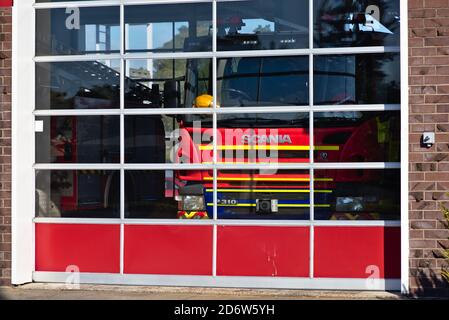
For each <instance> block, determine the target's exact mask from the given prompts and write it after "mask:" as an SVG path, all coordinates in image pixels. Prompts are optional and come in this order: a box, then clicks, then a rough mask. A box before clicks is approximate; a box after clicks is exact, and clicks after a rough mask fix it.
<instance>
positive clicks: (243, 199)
mask: <svg viewBox="0 0 449 320" xmlns="http://www.w3.org/2000/svg"><path fill="white" fill-rule="evenodd" d="M212 191H213V189H212V185H210V187H208V189H206V195H207V198H208V203H210V202H213V201H212V199H213V192H212ZM217 193H218V194H217V197H218V199H217V201H218V202H217V206H218V208H217V209H218V218H219V219H261V220H280V219H285V220H307V219H309V211H310V175H309V171H308V170H277V169H272V170H252V171H249V170H222V171H219V172H218V189H217Z"/></svg>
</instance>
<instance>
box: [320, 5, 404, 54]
mask: <svg viewBox="0 0 449 320" xmlns="http://www.w3.org/2000/svg"><path fill="white" fill-rule="evenodd" d="M314 11H315V12H314V20H315V21H314V25H315V30H314V42H315V46H316V47H322V48H324V47H356V46H399V45H400V43H399V37H400V17H399V14H400V10H399V0H391V1H385V0H359V1H346V0H315V2H314Z"/></svg>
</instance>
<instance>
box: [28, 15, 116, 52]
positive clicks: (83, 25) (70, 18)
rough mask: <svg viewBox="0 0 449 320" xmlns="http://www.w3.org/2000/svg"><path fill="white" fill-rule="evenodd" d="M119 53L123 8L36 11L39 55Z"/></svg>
mask: <svg viewBox="0 0 449 320" xmlns="http://www.w3.org/2000/svg"><path fill="white" fill-rule="evenodd" d="M119 52H120V8H119V7H97V8H85V7H81V8H78V7H69V8H57V9H39V10H36V55H38V56H46V55H69V54H70V55H71V54H89V53H119Z"/></svg>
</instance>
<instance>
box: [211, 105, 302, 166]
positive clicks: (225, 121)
mask: <svg viewBox="0 0 449 320" xmlns="http://www.w3.org/2000/svg"><path fill="white" fill-rule="evenodd" d="M217 118H218V121H217V134H218V137H217V150H218V154H217V160H218V162H221V163H226V164H245V163H272V164H276V163H292V162H295V163H296V162H309V150H310V146H309V142H310V140H309V114H308V113H306V112H303V113H253V114H252V113H245V114H219V115H218V117H217ZM211 147H212V146H205V148H209V149H210V148H211Z"/></svg>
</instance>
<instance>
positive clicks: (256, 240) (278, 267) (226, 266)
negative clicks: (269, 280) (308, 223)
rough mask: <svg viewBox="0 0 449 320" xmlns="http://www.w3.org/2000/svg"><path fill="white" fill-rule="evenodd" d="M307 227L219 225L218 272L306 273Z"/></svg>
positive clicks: (256, 273)
mask: <svg viewBox="0 0 449 320" xmlns="http://www.w3.org/2000/svg"><path fill="white" fill-rule="evenodd" d="M309 240H310V239H309V228H308V227H249V226H238V227H234V226H220V227H218V238H217V255H218V258H217V275H220V276H270V277H308V276H309V250H310V247H309V242H310V241H309Z"/></svg>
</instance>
